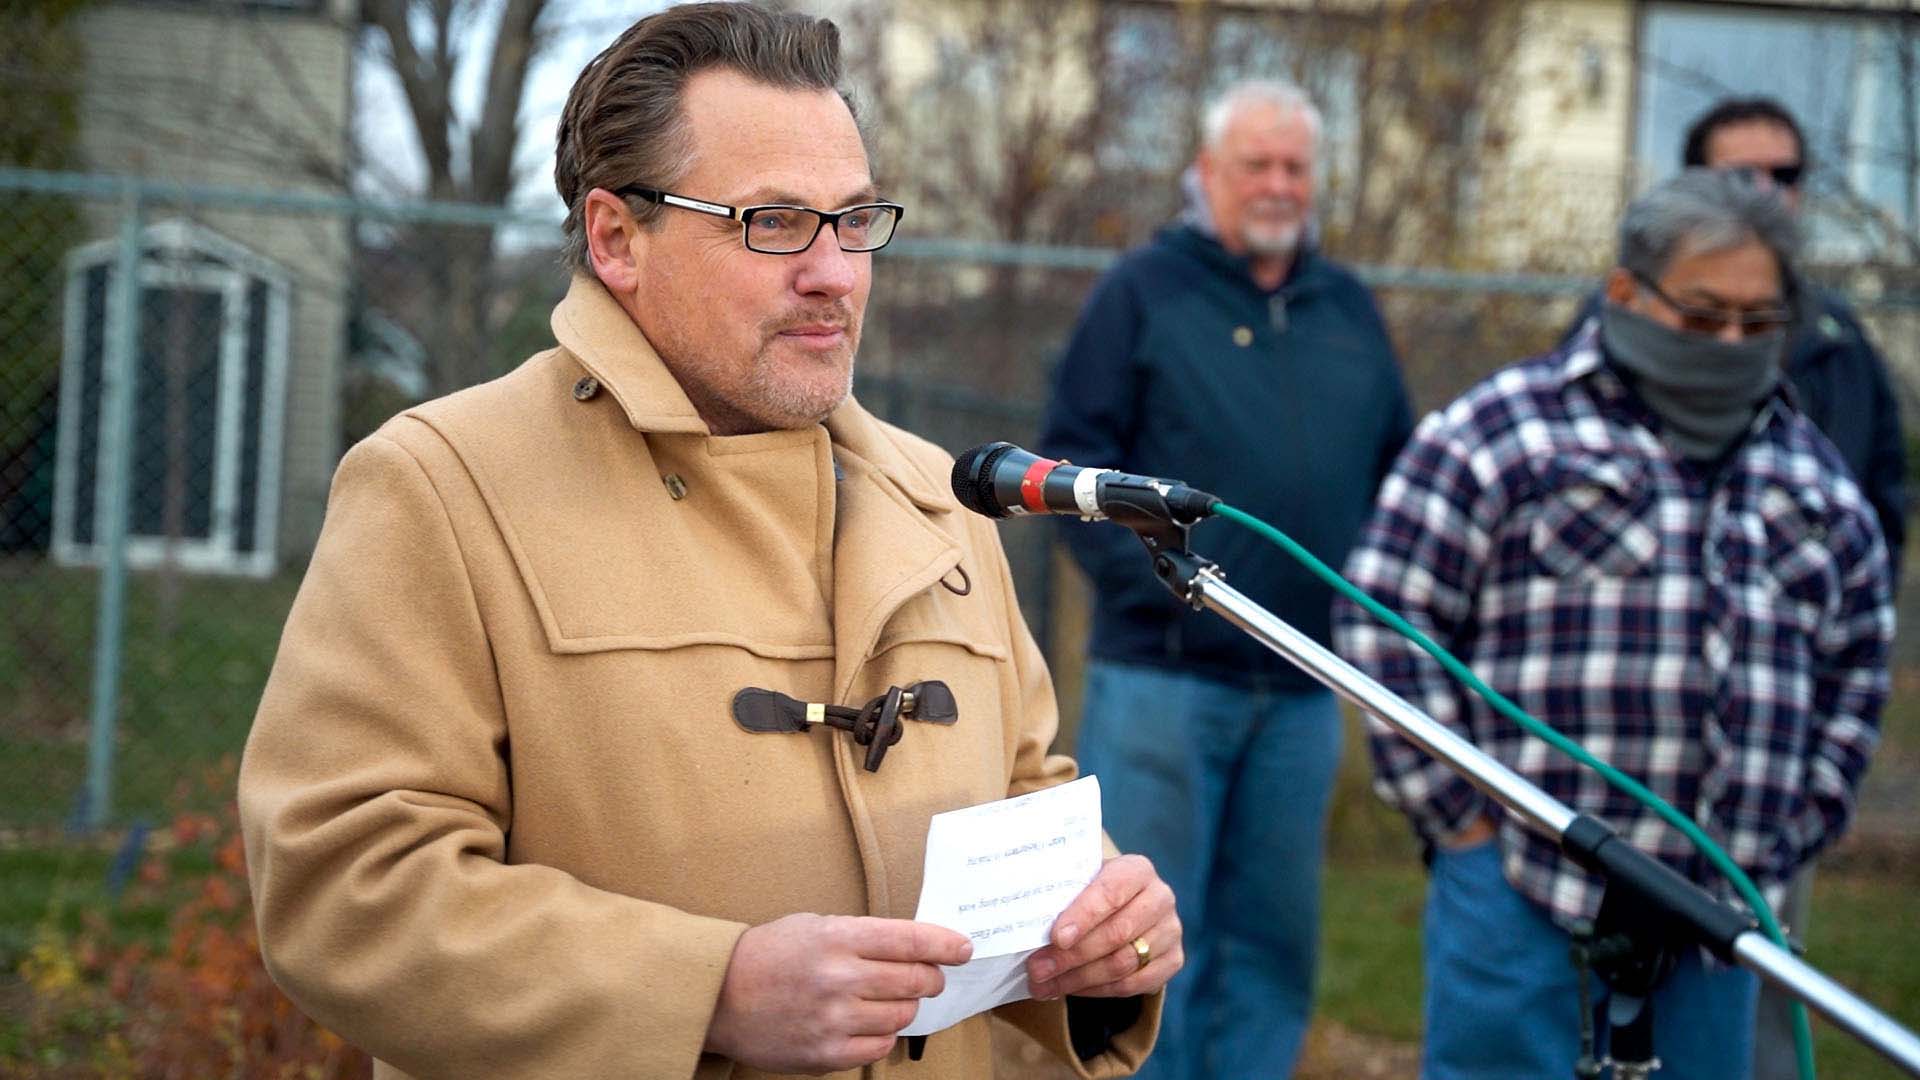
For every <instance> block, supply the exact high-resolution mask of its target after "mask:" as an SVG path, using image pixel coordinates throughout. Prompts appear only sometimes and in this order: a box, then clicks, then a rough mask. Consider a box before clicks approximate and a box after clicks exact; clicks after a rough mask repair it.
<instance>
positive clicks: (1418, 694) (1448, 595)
mask: <svg viewBox="0 0 1920 1080" xmlns="http://www.w3.org/2000/svg"><path fill="white" fill-rule="evenodd" d="M1469 457H1470V453H1469V451H1468V450H1467V449H1466V447H1465V446H1464V444H1463V443H1462V442H1460V441H1459V440H1458V439H1456V438H1455V437H1454V434H1453V433H1452V431H1451V430H1450V424H1449V422H1448V419H1447V414H1446V413H1434V414H1431V415H1429V416H1428V417H1427V418H1426V420H1425V421H1423V422H1422V423H1421V425H1420V427H1419V428H1418V429H1417V430H1416V431H1415V432H1414V435H1413V440H1412V441H1411V442H1410V443H1408V444H1407V448H1406V450H1405V451H1404V452H1402V453H1401V455H1400V459H1399V463H1398V464H1397V465H1396V466H1395V467H1394V470H1393V472H1392V474H1391V475H1389V476H1388V477H1387V479H1386V482H1385V483H1384V484H1382V485H1381V488H1380V496H1379V500H1378V502H1377V503H1376V504H1375V507H1374V513H1373V518H1372V520H1371V521H1370V522H1368V524H1367V527H1366V530H1365V531H1364V532H1363V533H1362V534H1361V538H1360V543H1359V545H1358V546H1357V547H1355V548H1354V550H1353V552H1352V554H1351V555H1349V556H1348V558H1347V566H1346V577H1347V579H1348V580H1349V581H1351V582H1353V584H1354V585H1356V586H1358V587H1359V588H1360V589H1361V590H1363V591H1365V592H1366V593H1367V594H1368V595H1370V596H1372V597H1373V599H1375V600H1378V601H1379V602H1380V603H1382V604H1384V605H1385V606H1386V607H1388V608H1390V609H1392V610H1394V611H1396V612H1398V613H1399V614H1400V615H1401V617H1403V618H1405V619H1406V620H1407V622H1409V623H1411V624H1412V625H1413V626H1414V627H1415V628H1416V629H1418V630H1420V631H1421V632H1422V633H1424V634H1426V635H1427V636H1428V637H1430V638H1432V639H1433V640H1434V641H1436V642H1438V643H1439V644H1440V646H1441V647H1442V648H1446V649H1449V650H1452V649H1455V648H1457V647H1458V646H1459V645H1460V644H1461V642H1462V640H1463V639H1465V638H1466V637H1467V636H1469V635H1470V633H1471V626H1470V624H1471V621H1472V618H1473V596H1474V592H1475V589H1476V588H1477V586H1478V580H1479V567H1480V566H1481V565H1483V564H1484V561H1485V559H1486V558H1487V555H1488V552H1489V551H1490V549H1491V546H1492V539H1491V534H1490V530H1489V528H1488V522H1487V519H1486V515H1485V514H1484V512H1483V511H1482V510H1480V509H1478V508H1480V507H1481V504H1482V501H1483V500H1482V499H1481V494H1480V485H1479V483H1478V481H1477V480H1476V478H1475V476H1474V471H1473V467H1472V465H1471V464H1470V462H1469ZM1333 627H1334V629H1333V634H1334V642H1335V647H1336V649H1337V650H1338V651H1339V653H1340V654H1341V655H1342V656H1344V657H1346V658H1347V659H1348V660H1349V661H1351V662H1352V663H1353V664H1354V666H1356V667H1358V668H1360V669H1361V670H1362V671H1365V672H1366V673H1367V674H1368V675H1371V676H1372V677H1373V678H1374V679H1376V680H1378V681H1379V682H1380V683H1381V685H1383V686H1385V687H1386V688H1387V689H1389V690H1391V691H1393V692H1394V693H1396V694H1398V695H1400V696H1401V697H1403V698H1405V699H1407V701H1409V702H1411V703H1412V704H1413V705H1414V706H1416V707H1418V708H1419V709H1421V710H1423V711H1424V712H1426V713H1427V715H1429V716H1431V717H1433V718H1434V719H1435V720H1437V721H1439V722H1440V723H1442V724H1444V725H1446V726H1447V727H1449V728H1452V729H1453V730H1454V731H1455V732H1456V733H1457V734H1459V735H1461V736H1463V737H1465V738H1468V739H1472V738H1473V732H1472V730H1471V728H1470V724H1469V721H1470V712H1469V708H1468V704H1467V700H1466V691H1465V690H1464V689H1462V688H1461V687H1460V686H1459V685H1458V684H1457V683H1455V682H1454V681H1453V679H1452V678H1451V677H1450V676H1448V675H1447V673H1446V671H1445V669H1443V668H1442V667H1441V666H1440V665H1439V663H1438V662H1437V661H1435V660H1434V659H1433V658H1432V657H1430V656H1428V655H1427V654H1426V653H1425V652H1423V651H1421V650H1420V649H1419V648H1418V647H1417V646H1415V645H1414V644H1413V643H1412V642H1410V641H1408V640H1406V639H1405V638H1402V637H1401V636H1400V635H1399V634H1397V633H1396V632H1394V631H1393V630H1392V629H1390V628H1388V627H1387V626H1386V625H1384V624H1382V623H1380V622H1378V621H1376V620H1375V619H1374V617H1373V616H1372V615H1370V614H1368V613H1367V612H1366V611H1364V610H1362V609H1361V608H1360V607H1359V606H1358V605H1357V604H1354V603H1353V602H1352V601H1349V600H1347V599H1346V598H1344V597H1339V598H1336V600H1335V602H1334V611H1333ZM1366 724H1367V735H1368V747H1369V749H1370V750H1371V751H1372V755H1373V765H1374V790H1375V791H1376V792H1377V793H1378V794H1379V795H1380V797H1381V799H1382V800H1384V801H1385V802H1386V803H1387V804H1388V805H1389V806H1393V807H1395V808H1397V809H1398V810H1400V811H1401V812H1402V813H1404V814H1406V815H1407V817H1408V819H1409V820H1410V821H1411V822H1412V823H1413V826H1414V828H1415V830H1416V831H1418V832H1419V833H1420V835H1421V836H1422V837H1423V838H1425V839H1426V840H1428V841H1429V842H1432V843H1445V842H1446V841H1447V840H1449V839H1451V838H1452V837H1453V836H1454V835H1455V834H1457V833H1459V832H1460V831H1461V830H1463V829H1465V828H1466V827H1467V826H1469V825H1471V824H1472V823H1473V822H1474V820H1475V819H1477V818H1478V817H1479V816H1480V815H1481V814H1482V813H1483V812H1484V809H1485V807H1486V797H1485V796H1483V795H1482V794H1481V793H1480V792H1479V791H1478V790H1477V789H1475V788H1474V787H1473V785H1472V784H1470V783H1469V782H1468V781H1467V780H1466V779H1465V778H1464V777H1462V776H1461V775H1460V774H1459V773H1457V772H1455V771H1454V770H1452V769H1451V768H1449V767H1448V766H1446V765H1444V764H1442V763H1440V762H1439V761H1437V760H1435V759H1434V758H1433V757H1432V756H1431V755H1429V754H1428V753H1427V752H1426V751H1424V750H1421V749H1419V748H1418V747H1416V746H1414V745H1413V744H1412V743H1411V742H1409V741H1407V740H1406V738H1405V737H1403V736H1402V735H1400V733H1399V732H1397V731H1395V730H1394V729H1393V728H1392V727H1391V726H1389V725H1387V724H1385V723H1383V722H1381V721H1380V720H1377V719H1375V718H1373V717H1371V716H1370V717H1367V719H1366Z"/></svg>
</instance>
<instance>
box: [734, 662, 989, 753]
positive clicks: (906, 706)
mask: <svg viewBox="0 0 1920 1080" xmlns="http://www.w3.org/2000/svg"><path fill="white" fill-rule="evenodd" d="M959 718H960V706H959V704H958V703H957V702H956V701H954V698H953V691H952V690H950V689H948V687H947V684H946V683H943V682H941V681H940V680H938V679H929V680H926V681H924V682H917V683H913V684H912V685H909V686H906V687H899V686H889V687H887V689H886V692H885V693H883V694H878V695H876V696H875V697H874V698H873V699H872V700H870V701H868V702H867V703H866V704H865V705H862V706H860V707H859V708H854V707H852V706H848V705H829V704H826V703H824V702H818V701H801V700H800V699H798V698H792V697H788V696H787V695H785V694H782V693H780V692H779V691H777V690H763V689H761V688H760V687H757V686H749V687H746V688H744V689H742V690H741V691H740V692H739V693H737V694H735V695H733V720H734V723H736V724H739V725H740V726H741V727H742V728H745V729H746V730H748V731H755V732H798V731H807V730H809V729H810V728H813V727H815V726H817V725H821V724H824V725H826V726H827V727H832V728H838V729H840V730H841V731H844V732H846V733H847V734H848V735H851V736H852V737H853V741H854V744H855V745H857V746H864V747H866V749H867V754H866V759H865V760H864V761H863V762H862V765H863V766H864V767H865V769H866V770H867V771H868V772H878V771H880V762H881V761H883V760H884V759H885V758H886V756H887V750H888V749H889V748H891V747H892V746H893V744H894V743H897V742H899V741H900V736H901V735H902V734H903V733H904V731H905V728H903V727H902V726H901V723H900V722H901V721H902V720H918V721H921V722H923V723H928V724H951V723H953V722H954V721H956V720H958V719H959Z"/></svg>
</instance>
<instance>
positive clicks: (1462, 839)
mask: <svg viewBox="0 0 1920 1080" xmlns="http://www.w3.org/2000/svg"><path fill="white" fill-rule="evenodd" d="M1499 831H1500V827H1499V826H1498V825H1495V824H1494V823H1493V819H1492V818H1490V817H1488V816H1486V815H1485V814H1482V815H1480V816H1479V817H1477V818H1474V819H1473V820H1472V821H1470V822H1468V823H1467V825H1466V827H1465V828H1463V829H1461V830H1460V831H1459V832H1457V833H1454V834H1453V835H1452V836H1449V837H1447V838H1446V839H1445V840H1442V841H1440V848H1441V850H1443V851H1465V850H1467V849H1468V848H1470V847H1473V846H1474V845H1476V844H1484V843H1486V842H1487V841H1489V840H1491V839H1493V838H1494V835H1495V834H1496V833H1498V832H1499Z"/></svg>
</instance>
